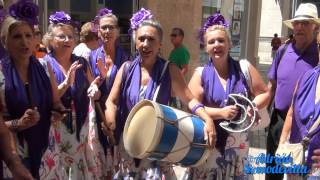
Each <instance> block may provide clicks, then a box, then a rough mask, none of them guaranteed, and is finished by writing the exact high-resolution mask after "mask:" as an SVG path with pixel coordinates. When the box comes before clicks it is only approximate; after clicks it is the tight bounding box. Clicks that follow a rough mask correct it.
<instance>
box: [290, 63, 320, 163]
mask: <svg viewBox="0 0 320 180" xmlns="http://www.w3.org/2000/svg"><path fill="white" fill-rule="evenodd" d="M319 73H320V66H317V67H315V68H314V69H312V70H309V71H307V72H306V73H305V74H304V75H303V76H302V77H301V79H300V81H299V85H298V89H297V92H296V95H295V96H294V116H293V120H292V128H291V134H290V143H299V142H301V140H302V139H303V137H305V136H307V134H308V130H309V129H310V128H311V126H312V125H313V124H314V122H315V121H316V120H317V118H319V115H320V102H319V101H318V102H317V103H316V104H315V102H314V101H315V97H316V88H317V82H318V77H319ZM318 86H320V84H318ZM308 136H309V137H311V139H310V144H309V147H308V157H307V165H308V166H309V168H310V167H311V164H312V160H311V156H312V154H313V150H315V149H318V148H320V143H319V142H320V126H318V127H317V128H316V129H315V130H314V131H313V132H312V133H311V134H308Z"/></svg>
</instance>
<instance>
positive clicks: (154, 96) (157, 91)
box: [152, 61, 169, 102]
mask: <svg viewBox="0 0 320 180" xmlns="http://www.w3.org/2000/svg"><path fill="white" fill-rule="evenodd" d="M168 64H169V61H167V62H166V64H165V65H164V67H163V69H162V72H161V76H160V79H159V81H160V84H159V85H158V86H157V89H156V91H155V92H154V95H153V98H152V101H154V102H156V101H157V97H158V93H159V90H160V86H161V80H162V77H163V75H164V73H165V72H166V70H167V67H168Z"/></svg>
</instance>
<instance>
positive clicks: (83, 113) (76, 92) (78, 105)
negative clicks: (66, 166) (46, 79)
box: [43, 54, 89, 140]
mask: <svg viewBox="0 0 320 180" xmlns="http://www.w3.org/2000/svg"><path fill="white" fill-rule="evenodd" d="M43 59H44V60H46V61H48V63H50V65H51V66H52V70H53V73H54V75H55V78H56V80H57V82H58V84H61V83H62V82H63V81H64V79H65V75H64V74H63V72H62V70H61V68H60V66H59V63H58V62H57V60H56V59H55V57H54V56H53V55H52V54H47V55H46V56H45V57H44V58H43ZM77 60H79V62H80V64H82V67H81V68H80V69H78V70H77V71H76V76H75V82H74V84H73V85H72V86H70V87H69V88H68V89H67V91H66V92H65V93H64V94H63V96H62V97H61V101H62V104H63V105H64V106H65V107H66V108H69V109H71V103H72V101H73V102H74V106H75V111H76V135H77V139H78V140H79V134H80V130H81V127H82V125H83V123H84V121H85V119H86V117H87V114H88V106H89V98H88V95H87V89H88V87H89V81H88V79H87V76H86V72H87V68H88V64H87V61H86V60H85V59H84V58H82V57H78V56H75V55H73V54H72V56H71V61H72V63H73V62H75V61H77ZM66 125H67V127H68V128H71V127H72V115H71V113H70V114H69V118H67V120H66ZM70 130H71V132H72V131H73V129H72V128H71V129H70Z"/></svg>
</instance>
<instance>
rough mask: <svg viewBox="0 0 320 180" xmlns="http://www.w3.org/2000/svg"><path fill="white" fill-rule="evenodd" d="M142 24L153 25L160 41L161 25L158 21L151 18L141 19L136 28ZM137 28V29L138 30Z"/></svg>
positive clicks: (161, 35)
mask: <svg viewBox="0 0 320 180" xmlns="http://www.w3.org/2000/svg"><path fill="white" fill-rule="evenodd" d="M143 26H151V27H154V28H155V29H156V30H157V32H158V34H159V37H160V42H162V37H163V31H162V27H161V25H160V23H159V22H158V21H156V20H152V19H148V20H144V21H142V23H141V24H139V26H138V29H140V28H141V27H143ZM138 29H137V31H138Z"/></svg>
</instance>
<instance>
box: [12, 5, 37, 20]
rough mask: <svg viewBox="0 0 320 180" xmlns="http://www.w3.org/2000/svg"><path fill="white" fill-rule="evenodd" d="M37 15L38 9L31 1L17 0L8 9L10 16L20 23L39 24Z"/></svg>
mask: <svg viewBox="0 0 320 180" xmlns="http://www.w3.org/2000/svg"><path fill="white" fill-rule="evenodd" d="M38 14H39V7H38V5H36V4H35V3H33V2H32V1H31V0H19V1H17V2H16V3H14V4H12V5H11V6H10V7H9V15H10V16H12V17H13V18H15V19H17V20H20V21H26V22H28V23H29V24H31V25H36V24H38V23H39V21H38V18H37V16H38Z"/></svg>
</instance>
